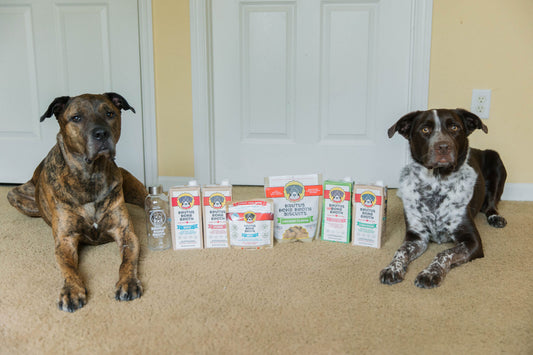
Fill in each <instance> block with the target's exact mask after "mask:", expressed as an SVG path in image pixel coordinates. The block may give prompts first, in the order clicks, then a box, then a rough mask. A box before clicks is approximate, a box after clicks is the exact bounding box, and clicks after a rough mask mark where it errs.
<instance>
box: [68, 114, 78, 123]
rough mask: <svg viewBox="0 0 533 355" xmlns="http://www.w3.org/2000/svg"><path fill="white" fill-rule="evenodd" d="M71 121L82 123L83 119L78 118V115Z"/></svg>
mask: <svg viewBox="0 0 533 355" xmlns="http://www.w3.org/2000/svg"><path fill="white" fill-rule="evenodd" d="M70 120H71V121H72V122H80V121H81V117H80V116H78V115H76V116H72V117H71V118H70Z"/></svg>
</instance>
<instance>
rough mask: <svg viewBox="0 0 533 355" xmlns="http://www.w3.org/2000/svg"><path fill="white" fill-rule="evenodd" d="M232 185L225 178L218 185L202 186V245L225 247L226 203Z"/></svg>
mask: <svg viewBox="0 0 533 355" xmlns="http://www.w3.org/2000/svg"><path fill="white" fill-rule="evenodd" d="M231 193H232V187H231V185H230V184H229V182H228V181H227V180H223V181H222V182H221V184H220V185H206V186H204V187H202V215H203V220H204V247H205V248H227V247H228V246H229V245H228V232H227V221H226V205H227V204H228V203H230V202H231Z"/></svg>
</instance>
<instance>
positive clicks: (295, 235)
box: [265, 174, 322, 242]
mask: <svg viewBox="0 0 533 355" xmlns="http://www.w3.org/2000/svg"><path fill="white" fill-rule="evenodd" d="M265 195H266V197H267V198H272V200H273V201H274V237H275V238H276V240H277V241H278V242H292V241H312V240H313V238H315V236H316V235H317V234H318V230H319V229H320V224H319V223H320V213H321V204H320V203H321V197H322V176H321V175H320V174H309V175H286V176H271V177H267V178H265Z"/></svg>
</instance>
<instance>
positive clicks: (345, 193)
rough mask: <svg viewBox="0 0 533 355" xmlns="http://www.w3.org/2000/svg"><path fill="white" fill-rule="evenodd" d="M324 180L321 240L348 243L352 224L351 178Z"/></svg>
mask: <svg viewBox="0 0 533 355" xmlns="http://www.w3.org/2000/svg"><path fill="white" fill-rule="evenodd" d="M344 180H345V181H330V180H326V181H325V182H324V208H323V210H322V216H323V217H322V240H327V241H330V242H340V243H349V242H350V234H351V226H352V186H353V182H352V180H351V178H346V179H344Z"/></svg>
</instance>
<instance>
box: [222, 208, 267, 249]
mask: <svg viewBox="0 0 533 355" xmlns="http://www.w3.org/2000/svg"><path fill="white" fill-rule="evenodd" d="M273 220H274V214H273V213H272V202H267V201H262V200H258V201H247V202H244V203H235V204H233V205H228V209H227V221H228V228H229V230H228V236H229V241H230V244H231V245H232V246H236V247H242V248H260V247H265V246H272V242H273V239H272V221H273Z"/></svg>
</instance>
